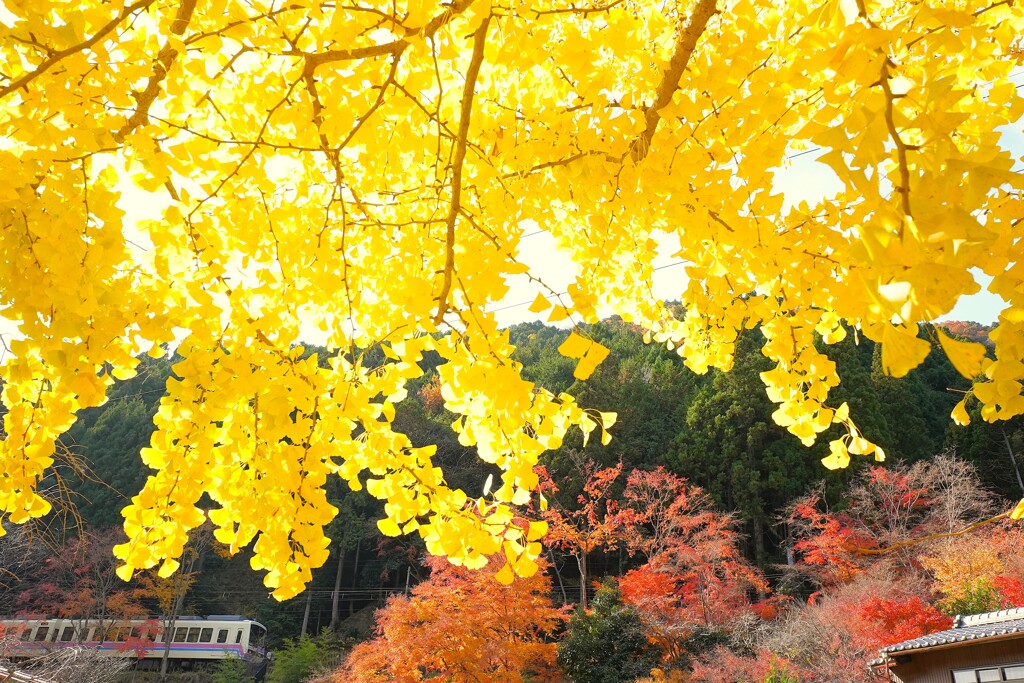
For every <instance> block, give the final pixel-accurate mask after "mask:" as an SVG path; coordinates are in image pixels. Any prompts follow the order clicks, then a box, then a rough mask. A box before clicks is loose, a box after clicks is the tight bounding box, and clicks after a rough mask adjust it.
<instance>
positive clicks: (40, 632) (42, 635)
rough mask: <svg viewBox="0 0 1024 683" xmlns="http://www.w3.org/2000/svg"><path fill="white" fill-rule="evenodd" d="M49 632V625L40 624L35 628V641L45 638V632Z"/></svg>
mask: <svg viewBox="0 0 1024 683" xmlns="http://www.w3.org/2000/svg"><path fill="white" fill-rule="evenodd" d="M49 632H50V627H49V626H40V627H39V628H37V629H36V642H37V643H38V642H40V641H43V640H46V634H47V633H49Z"/></svg>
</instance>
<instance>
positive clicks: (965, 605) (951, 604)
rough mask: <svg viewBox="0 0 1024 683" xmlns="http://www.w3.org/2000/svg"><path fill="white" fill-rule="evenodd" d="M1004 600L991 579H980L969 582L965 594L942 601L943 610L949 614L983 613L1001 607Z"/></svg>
mask: <svg viewBox="0 0 1024 683" xmlns="http://www.w3.org/2000/svg"><path fill="white" fill-rule="evenodd" d="M1001 602H1002V600H1001V598H1000V596H999V591H997V590H996V587H995V586H993V585H992V583H991V582H990V581H986V580H985V579H979V580H977V581H972V582H970V583H968V584H967V586H966V587H965V589H964V594H963V595H962V596H961V597H959V598H957V599H955V600H948V601H946V602H944V603H942V605H941V607H942V611H943V612H945V613H946V614H948V615H949V616H956V615H957V614H965V615H966V614H982V613H984V612H992V611H995V610H997V609H999V606H1000V603H1001Z"/></svg>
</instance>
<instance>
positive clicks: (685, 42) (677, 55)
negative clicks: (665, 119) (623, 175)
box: [629, 0, 718, 163]
mask: <svg viewBox="0 0 1024 683" xmlns="http://www.w3.org/2000/svg"><path fill="white" fill-rule="evenodd" d="M715 3H716V0H698V2H697V6H696V7H694V8H693V14H691V15H690V18H689V19H688V20H687V21H686V24H685V25H684V26H683V29H682V31H681V32H680V33H679V38H678V40H677V41H676V49H675V51H674V52H673V53H672V58H671V59H670V60H669V62H668V69H666V70H665V75H664V76H663V77H662V79H661V84H660V85H658V90H657V92H656V93H655V95H654V102H653V103H651V106H649V107H647V109H645V110H644V121H645V123H646V126H645V128H644V132H643V133H641V134H640V137H638V138H637V139H636V140H634V141H633V142H632V143H631V144H630V146H629V155H630V156H631V157H632V159H633V161H634V162H635V163H640V162H641V161H643V160H644V159H646V158H647V153H648V152H649V151H650V149H651V140H652V139H653V138H654V133H655V131H657V129H658V124H659V123H660V122H661V116H660V115H659V112H660V111H661V110H662V109H664V108H665V106H666V105H668V103H669V102H671V101H672V95H674V94H675V92H676V90H678V89H679V79H680V78H682V77H683V71H685V70H686V66H687V64H689V63H690V57H691V56H692V55H693V50H694V48H696V46H697V41H698V40H699V39H700V37H701V35H702V34H703V33H704V29H705V28H706V27H707V25H708V21H709V20H710V19H711V17H712V16H713V15H714V14H715V12H716V11H717V9H718V8H717V7H716V4H715Z"/></svg>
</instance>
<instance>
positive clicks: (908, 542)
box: [850, 511, 1010, 555]
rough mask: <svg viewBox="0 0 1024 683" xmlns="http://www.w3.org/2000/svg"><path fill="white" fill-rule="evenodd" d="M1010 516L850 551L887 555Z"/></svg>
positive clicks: (961, 534) (1004, 514)
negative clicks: (876, 546) (881, 545)
mask: <svg viewBox="0 0 1024 683" xmlns="http://www.w3.org/2000/svg"><path fill="white" fill-rule="evenodd" d="M1009 516H1010V512H1009V511H1007V512H1003V513H1001V514H998V515H996V516H995V517H989V518H988V519H983V520H982V521H980V522H975V523H974V524H971V525H970V526H968V527H966V528H963V529H961V530H960V531H950V532H946V533H941V534H929V535H927V536H921V537H920V538H911V539H908V540H906V541H899V542H898V543H893V544H892V545H888V546H886V547H884V548H850V551H851V552H853V553H855V554H857V555H885V554H886V553H891V552H892V551H894V550H899V549H900V548H906V547H908V546H912V545H917V544H918V543H925V542H927V541H934V540H937V539H940V538H955V537H957V536H963V535H965V534H969V533H970V532H972V531H974V530H975V529H978V528H981V527H983V526H985V525H987V524H992V523H993V522H998V521H999V520H1001V519H1006V518H1007V517H1009Z"/></svg>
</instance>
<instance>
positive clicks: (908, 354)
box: [882, 324, 932, 377]
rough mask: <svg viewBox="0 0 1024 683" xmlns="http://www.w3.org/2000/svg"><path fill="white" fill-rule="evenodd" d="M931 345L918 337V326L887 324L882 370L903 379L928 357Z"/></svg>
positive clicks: (883, 336)
mask: <svg viewBox="0 0 1024 683" xmlns="http://www.w3.org/2000/svg"><path fill="white" fill-rule="evenodd" d="M931 348H932V346H931V344H929V343H928V342H927V341H925V340H924V339H920V338H919V337H918V336H917V325H916V324H914V325H910V326H904V325H899V326H896V325H890V324H886V325H885V327H884V329H883V331H882V369H883V370H884V371H885V374H887V375H892V376H893V377H903V376H904V375H906V374H907V373H908V372H910V371H911V370H913V369H914V368H916V367H917V366H918V365H920V364H921V362H922V361H923V360H924V359H925V358H926V357H927V356H928V352H929V351H931Z"/></svg>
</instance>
